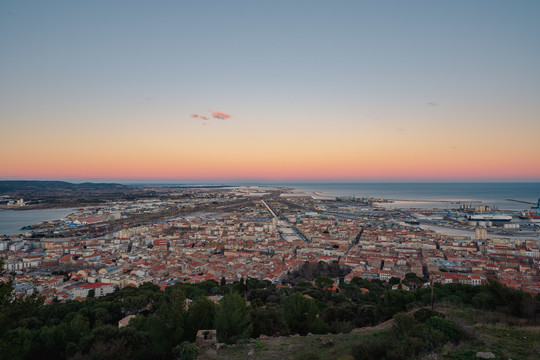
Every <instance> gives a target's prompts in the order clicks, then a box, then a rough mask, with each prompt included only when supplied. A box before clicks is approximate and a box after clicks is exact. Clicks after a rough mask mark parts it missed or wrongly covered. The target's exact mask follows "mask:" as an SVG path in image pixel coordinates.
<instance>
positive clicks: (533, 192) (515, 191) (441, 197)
mask: <svg viewBox="0 0 540 360" xmlns="http://www.w3.org/2000/svg"><path fill="white" fill-rule="evenodd" d="M279 185H283V186H290V187H293V188H295V189H296V190H297V191H298V192H305V193H316V194H320V195H325V196H355V197H357V198H358V197H368V198H384V199H387V200H392V201H393V202H392V203H389V204H386V205H385V206H386V207H401V208H438V209H453V208H458V207H459V206H460V204H466V205H488V206H491V207H495V208H498V209H500V210H516V211H520V210H528V209H530V207H531V206H532V204H525V203H520V202H515V201H510V200H508V199H513V200H520V201H527V202H530V203H534V204H536V203H537V201H538V199H539V198H540V183H538V182H534V183H533V182H504V183H503V182H500V183H499V182H497V183H479V182H474V183H288V184H279Z"/></svg>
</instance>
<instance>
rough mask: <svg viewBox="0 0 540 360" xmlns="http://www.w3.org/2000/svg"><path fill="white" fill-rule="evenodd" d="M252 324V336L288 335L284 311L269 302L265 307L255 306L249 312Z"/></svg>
mask: <svg viewBox="0 0 540 360" xmlns="http://www.w3.org/2000/svg"><path fill="white" fill-rule="evenodd" d="M251 322H252V324H253V331H252V333H251V335H252V337H254V338H257V337H259V336H261V335H268V336H274V335H281V336H282V335H288V334H289V329H288V326H287V319H286V318H285V313H284V311H283V309H282V308H281V307H280V306H277V305H274V304H270V305H267V306H266V307H257V308H255V309H253V311H252V312H251Z"/></svg>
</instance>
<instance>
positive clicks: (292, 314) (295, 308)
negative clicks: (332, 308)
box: [281, 292, 319, 335]
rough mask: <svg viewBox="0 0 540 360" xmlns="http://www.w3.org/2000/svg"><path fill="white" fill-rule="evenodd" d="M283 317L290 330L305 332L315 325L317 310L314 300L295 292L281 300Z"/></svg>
mask: <svg viewBox="0 0 540 360" xmlns="http://www.w3.org/2000/svg"><path fill="white" fill-rule="evenodd" d="M281 306H282V307H283V311H285V317H286V318H287V323H288V324H289V328H290V329H291V331H292V332H293V333H294V332H297V333H299V334H304V335H305V334H307V333H308V332H310V331H311V330H312V329H313V328H314V327H315V319H316V318H317V314H318V312H319V310H318V309H317V305H316V304H315V301H314V300H313V299H310V298H306V297H304V296H303V295H302V294H301V293H299V292H295V293H293V294H292V295H290V296H287V297H286V298H285V299H283V300H282V301H281Z"/></svg>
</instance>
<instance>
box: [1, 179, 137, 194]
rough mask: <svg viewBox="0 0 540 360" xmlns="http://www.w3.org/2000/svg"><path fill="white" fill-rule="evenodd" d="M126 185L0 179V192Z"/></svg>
mask: <svg viewBox="0 0 540 360" xmlns="http://www.w3.org/2000/svg"><path fill="white" fill-rule="evenodd" d="M127 188H128V187H127V186H126V185H122V184H114V183H91V182H85V183H81V184H73V183H70V182H67V181H39V180H0V193H7V192H18V191H66V190H71V191H96V190H124V189H127Z"/></svg>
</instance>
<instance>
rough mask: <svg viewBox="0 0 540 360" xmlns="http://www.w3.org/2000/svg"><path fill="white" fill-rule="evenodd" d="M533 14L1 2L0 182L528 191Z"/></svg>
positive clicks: (407, 6)
mask: <svg viewBox="0 0 540 360" xmlns="http://www.w3.org/2000/svg"><path fill="white" fill-rule="evenodd" d="M539 19H540V1H493V0H490V1H456V0H452V1H445V2H443V1H314V0H309V1H254V0H251V1H204V0H202V1H132V0H130V1H42V0H41V1H19V0H16V1H15V0H13V1H11V0H3V1H1V2H0V46H1V48H0V49H1V51H0V59H1V60H0V125H1V127H0V179H67V180H83V179H84V180H88V179H92V180H94V179H101V180H114V181H184V182H186V181H187V182H195V181H453V180H459V181H486V180H487V181H513V180H518V181H539V180H540V20H539Z"/></svg>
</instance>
